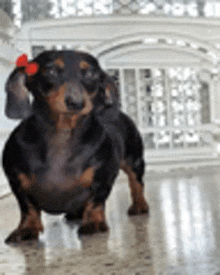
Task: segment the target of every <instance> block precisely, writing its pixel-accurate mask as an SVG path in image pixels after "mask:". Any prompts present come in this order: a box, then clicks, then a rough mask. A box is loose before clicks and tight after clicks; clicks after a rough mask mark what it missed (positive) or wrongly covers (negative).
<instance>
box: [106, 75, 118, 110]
mask: <svg viewBox="0 0 220 275" xmlns="http://www.w3.org/2000/svg"><path fill="white" fill-rule="evenodd" d="M102 84H103V88H104V92H105V95H104V96H105V104H106V105H113V104H116V105H118V104H119V93H118V88H117V86H116V84H115V82H114V81H113V79H112V78H111V77H110V76H109V75H107V74H105V75H104V78H103V82H102Z"/></svg>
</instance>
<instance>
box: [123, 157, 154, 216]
mask: <svg viewBox="0 0 220 275" xmlns="http://www.w3.org/2000/svg"><path fill="white" fill-rule="evenodd" d="M121 168H122V170H123V171H124V172H125V173H126V174H127V175H128V179H129V186H130V190H131V198H132V205H131V206H130V207H129V209H128V214H129V215H139V214H143V213H148V212H149V206H148V203H147V202H146V200H145V198H144V183H143V174H144V160H143V159H142V158H138V159H136V160H135V161H134V162H133V163H132V164H130V165H129V164H127V162H126V161H123V162H122V164H121Z"/></svg>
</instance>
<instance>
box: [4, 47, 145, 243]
mask: <svg viewBox="0 0 220 275" xmlns="http://www.w3.org/2000/svg"><path fill="white" fill-rule="evenodd" d="M34 62H36V63H37V64H38V67H39V68H38V71H37V73H36V74H35V75H31V76H30V75H27V73H25V71H24V68H23V67H21V68H20V67H19V68H16V69H15V70H14V72H13V73H12V74H11V75H10V77H9V80H8V82H7V84H6V91H7V97H8V99H7V106H6V114H7V115H8V116H9V117H11V118H24V120H23V121H22V122H21V123H20V125H19V126H18V127H17V128H16V129H15V130H14V131H13V132H12V134H11V136H10V137H9V139H8V141H7V143H6V146H5V149H4V153H3V167H4V170H5V173H6V175H7V177H8V179H9V182H10V185H11V188H12V190H13V192H14V194H15V196H16V197H17V199H18V202H19V206H20V209H21V214H22V215H21V222H20V225H19V227H18V228H17V229H16V230H15V231H13V232H12V233H11V235H10V236H9V237H8V238H7V240H6V242H19V241H22V240H27V239H36V238H38V235H39V232H40V231H42V230H43V226H42V223H41V219H40V214H41V210H44V211H47V212H49V213H55V214H59V213H66V214H67V215H66V217H67V218H68V219H74V218H82V226H81V227H80V229H79V232H80V233H84V234H91V233H94V232H97V231H106V230H107V229H108V227H107V225H106V222H105V214H104V206H105V201H106V199H107V197H108V195H109V193H110V190H111V188H112V185H113V183H114V180H115V178H116V176H117V175H118V171H119V168H120V167H121V168H122V169H124V171H125V172H126V173H127V174H128V176H129V182H130V187H131V194H132V199H133V204H132V206H131V207H130V209H129V214H141V213H146V212H148V205H147V203H146V201H145V199H144V196H143V182H142V177H143V173H144V161H143V156H142V153H143V148H142V140H141V138H140V135H139V133H138V131H137V129H136V127H135V125H134V124H133V122H132V121H131V120H130V119H129V118H128V117H127V116H126V115H125V114H123V113H122V112H121V111H120V110H119V108H118V106H117V97H118V95H117V91H116V88H115V86H114V83H113V82H112V81H111V79H110V78H109V77H108V76H107V75H106V74H105V73H104V72H103V71H102V70H101V69H100V67H99V65H98V63H97V61H96V60H95V59H94V58H93V57H91V56H90V55H87V54H84V53H80V52H73V51H48V52H44V53H43V54H41V55H39V56H38V57H37V58H36V59H35V60H34ZM28 91H30V92H31V93H32V94H33V96H34V102H33V106H32V107H30V104H29V103H28V98H27V92H28ZM25 117H26V118H25Z"/></svg>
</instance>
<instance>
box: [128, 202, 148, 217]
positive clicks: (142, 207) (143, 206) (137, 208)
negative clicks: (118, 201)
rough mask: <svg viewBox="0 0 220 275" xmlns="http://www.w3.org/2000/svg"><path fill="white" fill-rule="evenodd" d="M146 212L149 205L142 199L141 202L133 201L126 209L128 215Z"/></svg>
mask: <svg viewBox="0 0 220 275" xmlns="http://www.w3.org/2000/svg"><path fill="white" fill-rule="evenodd" d="M148 213H149V205H148V203H147V202H146V201H142V202H141V203H133V204H132V205H131V206H130V207H129V209H128V215H130V216H132V215H140V214H148Z"/></svg>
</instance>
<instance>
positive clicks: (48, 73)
mask: <svg viewBox="0 0 220 275" xmlns="http://www.w3.org/2000/svg"><path fill="white" fill-rule="evenodd" d="M33 62H35V63H37V67H38V69H37V72H36V73H35V74H33V75H29V74H27V73H26V71H25V67H17V68H15V70H14V71H13V72H12V74H11V75H10V76H9V79H8V81H7V83H6V92H7V102H6V115H7V116H8V117H9V118H25V117H27V116H28V115H29V114H30V113H31V105H30V103H29V99H28V92H30V93H32V95H33V96H34V98H35V100H38V101H39V100H41V101H43V102H44V103H46V104H47V107H48V108H49V109H50V110H51V111H52V112H55V113H77V112H81V113H83V114H86V113H89V112H90V111H91V110H92V109H93V108H97V107H100V106H104V105H111V104H114V103H116V104H117V101H118V93H117V88H116V86H115V84H114V83H113V81H112V79H111V78H110V77H109V76H108V75H107V74H106V73H104V72H103V71H102V70H101V68H100V66H99V64H98V62H97V60H96V59H95V58H94V57H92V56H91V55H89V54H86V53H82V52H76V51H46V52H43V53H42V54H40V55H39V56H37V57H36V58H35V59H34V60H33Z"/></svg>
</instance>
